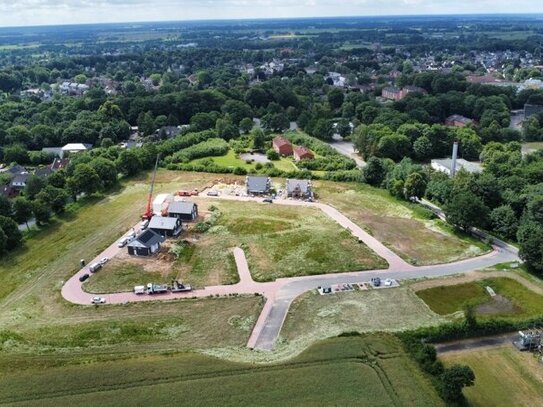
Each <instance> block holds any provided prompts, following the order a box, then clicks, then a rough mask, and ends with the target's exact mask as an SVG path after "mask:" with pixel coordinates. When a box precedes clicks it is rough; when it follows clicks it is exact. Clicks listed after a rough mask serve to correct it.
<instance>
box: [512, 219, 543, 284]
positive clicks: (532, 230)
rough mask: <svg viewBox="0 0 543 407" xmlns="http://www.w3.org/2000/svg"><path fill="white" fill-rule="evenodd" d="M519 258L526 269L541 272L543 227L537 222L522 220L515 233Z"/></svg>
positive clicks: (542, 265) (542, 268) (542, 266)
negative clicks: (525, 265) (524, 263)
mask: <svg viewBox="0 0 543 407" xmlns="http://www.w3.org/2000/svg"><path fill="white" fill-rule="evenodd" d="M517 239H518V243H519V256H520V258H521V259H522V260H524V261H525V262H526V264H527V265H528V267H529V268H530V269H532V270H535V271H537V272H539V273H542V272H543V226H542V225H541V224H538V223H537V222H535V221H533V220H531V219H526V220H524V221H523V222H522V223H521V225H520V227H519V229H518V233H517Z"/></svg>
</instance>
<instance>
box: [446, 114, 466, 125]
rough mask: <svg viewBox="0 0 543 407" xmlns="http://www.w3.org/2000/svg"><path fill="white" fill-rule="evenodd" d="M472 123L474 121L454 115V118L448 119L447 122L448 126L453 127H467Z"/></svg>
mask: <svg viewBox="0 0 543 407" xmlns="http://www.w3.org/2000/svg"><path fill="white" fill-rule="evenodd" d="M471 123H473V120H471V119H469V118H467V117H464V116H461V115H459V114H453V115H452V116H449V117H447V119H446V120H445V125H446V126H453V127H466V126H467V125H468V124H471Z"/></svg>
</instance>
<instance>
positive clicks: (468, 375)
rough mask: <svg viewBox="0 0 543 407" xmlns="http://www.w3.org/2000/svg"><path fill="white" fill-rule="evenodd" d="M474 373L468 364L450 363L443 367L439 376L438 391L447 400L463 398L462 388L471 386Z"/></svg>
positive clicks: (473, 380)
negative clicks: (448, 365) (450, 364)
mask: <svg viewBox="0 0 543 407" xmlns="http://www.w3.org/2000/svg"><path fill="white" fill-rule="evenodd" d="M474 382H475V374H474V373H473V370H471V369H470V368H469V366H462V365H452V366H451V367H449V368H447V369H445V371H444V372H443V373H442V374H441V376H440V393H441V396H442V397H443V399H445V400H447V401H460V400H462V399H463V397H464V396H463V394H462V389H463V388H464V387H469V386H473V383H474Z"/></svg>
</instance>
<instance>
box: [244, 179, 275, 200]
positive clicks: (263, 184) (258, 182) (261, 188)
mask: <svg viewBox="0 0 543 407" xmlns="http://www.w3.org/2000/svg"><path fill="white" fill-rule="evenodd" d="M245 185H246V187H247V194H248V195H266V194H269V193H270V189H271V180H270V178H269V177H262V176H260V177H259V176H255V175H249V176H248V177H247V178H246V180H245Z"/></svg>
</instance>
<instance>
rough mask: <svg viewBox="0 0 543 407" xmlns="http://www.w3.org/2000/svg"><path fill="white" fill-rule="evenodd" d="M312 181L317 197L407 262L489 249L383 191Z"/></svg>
mask: <svg viewBox="0 0 543 407" xmlns="http://www.w3.org/2000/svg"><path fill="white" fill-rule="evenodd" d="M315 185H316V191H317V194H318V197H319V199H320V200H321V201H323V202H325V203H328V204H331V205H332V206H335V207H336V208H337V209H339V210H340V211H341V212H343V213H344V214H345V215H346V216H347V217H349V218H350V219H351V220H352V221H353V222H355V223H357V224H358V225H359V226H361V227H363V228H365V229H366V230H367V231H368V232H370V233H371V234H372V235H373V236H374V237H376V238H377V239H379V240H380V241H382V242H383V243H384V244H386V245H387V246H389V247H390V248H391V249H392V250H394V251H395V252H396V253H398V254H399V255H400V256H402V257H403V258H404V259H405V260H406V261H408V262H410V263H411V264H414V265H430V264H439V263H447V262H452V261H456V260H460V259H465V258H469V257H474V256H477V255H480V254H482V253H484V252H485V251H487V250H488V249H489V248H488V247H485V245H483V244H482V243H481V242H479V241H477V240H476V239H473V238H471V237H468V236H459V235H456V234H455V232H453V231H452V230H451V229H449V228H448V227H447V226H446V225H444V224H443V223H442V222H441V221H439V220H428V219H424V218H423V217H422V216H421V215H419V214H418V213H417V210H418V208H417V207H416V206H414V205H410V204H408V203H403V202H400V201H398V200H396V199H394V198H392V197H391V196H390V195H388V192H387V191H383V190H379V189H376V188H372V187H369V186H367V185H362V184H354V183H332V182H325V181H319V182H315Z"/></svg>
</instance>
